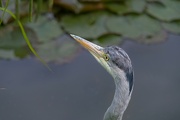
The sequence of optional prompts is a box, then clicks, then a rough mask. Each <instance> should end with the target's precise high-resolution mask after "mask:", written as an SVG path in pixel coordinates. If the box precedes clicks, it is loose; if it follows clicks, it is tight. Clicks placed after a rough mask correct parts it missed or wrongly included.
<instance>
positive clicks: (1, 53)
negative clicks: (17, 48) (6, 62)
mask: <svg viewBox="0 0 180 120" xmlns="http://www.w3.org/2000/svg"><path fill="white" fill-rule="evenodd" d="M0 58H1V59H18V58H17V57H16V56H15V54H14V50H3V49H0Z"/></svg>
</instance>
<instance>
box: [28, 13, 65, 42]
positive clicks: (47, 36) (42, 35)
mask: <svg viewBox="0 0 180 120" xmlns="http://www.w3.org/2000/svg"><path fill="white" fill-rule="evenodd" d="M26 27H28V28H30V29H31V30H32V31H34V33H35V34H36V36H37V39H38V41H39V42H47V41H50V40H52V39H55V38H57V37H58V36H60V35H61V34H62V33H63V32H62V30H61V29H60V26H59V24H58V22H57V21H56V20H55V19H52V18H48V16H39V18H38V20H37V21H36V22H32V23H28V24H27V25H26Z"/></svg>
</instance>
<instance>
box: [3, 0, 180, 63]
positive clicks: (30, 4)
mask: <svg viewBox="0 0 180 120" xmlns="http://www.w3.org/2000/svg"><path fill="white" fill-rule="evenodd" d="M0 7H2V8H7V9H8V10H10V11H11V12H12V13H14V14H15V15H16V18H17V19H18V20H20V21H21V23H22V24H23V25H24V28H25V32H26V34H27V36H28V38H29V40H30V42H31V43H32V45H33V47H34V48H35V50H36V52H37V53H38V54H39V56H41V57H42V59H44V60H45V61H46V62H58V63H63V62H67V61H68V60H69V59H71V58H72V57H73V56H74V55H75V54H76V53H77V52H78V51H79V47H78V45H77V44H76V43H75V42H72V41H71V40H69V39H70V37H69V35H68V34H69V33H72V34H75V35H78V36H81V37H83V38H85V39H88V40H91V41H93V42H95V43H98V44H100V45H102V46H106V45H113V44H114V45H115V44H120V43H122V42H123V41H124V40H126V39H130V40H133V41H136V42H139V43H144V44H153V43H159V42H162V41H165V40H166V37H167V36H168V33H169V32H170V33H174V34H180V9H179V8H180V0H0ZM0 18H1V20H2V23H1V25H0V58H1V59H21V58H25V57H29V56H31V52H30V50H29V48H28V46H27V44H26V41H25V40H24V38H23V36H22V33H21V31H20V28H19V26H18V24H17V22H16V20H14V19H13V18H12V16H11V15H9V14H7V13H6V12H4V11H3V10H1V11H0Z"/></svg>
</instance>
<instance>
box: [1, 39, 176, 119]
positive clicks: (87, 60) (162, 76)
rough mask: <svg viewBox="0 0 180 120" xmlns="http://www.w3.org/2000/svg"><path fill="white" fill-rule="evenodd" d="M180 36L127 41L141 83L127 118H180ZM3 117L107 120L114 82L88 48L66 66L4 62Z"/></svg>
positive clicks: (135, 91)
mask: <svg viewBox="0 0 180 120" xmlns="http://www.w3.org/2000/svg"><path fill="white" fill-rule="evenodd" d="M179 39H180V36H174V35H171V36H170V37H169V40H168V41H167V42H164V43H162V44H158V45H151V46H146V45H140V44H137V43H133V42H130V41H127V42H125V43H124V44H123V46H122V47H123V48H124V49H125V50H126V51H127V53H128V54H129V56H130V57H131V59H132V61H133V65H134V69H135V88H134V92H133V96H132V100H131V102H130V105H129V107H128V109H127V111H126V113H125V115H124V119H123V120H178V119H180V114H179V111H180V104H179V101H180V94H179V91H180V87H179V84H180V81H179V80H180V74H179V70H180V64H179V61H180V54H179V51H180V47H179V45H180V41H179ZM0 66H1V67H0V120H102V118H103V115H104V112H105V111H106V109H107V107H108V106H109V104H110V102H111V100H112V97H113V93H114V83H113V80H112V78H111V76H110V75H109V74H108V73H107V72H106V71H105V70H104V69H103V68H102V67H101V66H100V65H99V64H98V63H97V62H96V60H95V59H94V58H93V57H92V56H91V55H90V54H89V53H88V52H87V51H83V52H82V53H81V54H80V55H79V56H78V57H77V58H76V59H75V60H74V61H72V62H71V63H69V64H64V65H54V64H51V68H52V69H53V72H50V71H48V69H47V68H45V67H44V66H43V65H42V64H41V63H40V62H39V61H36V60H34V59H25V60H20V61H3V60H1V61H0Z"/></svg>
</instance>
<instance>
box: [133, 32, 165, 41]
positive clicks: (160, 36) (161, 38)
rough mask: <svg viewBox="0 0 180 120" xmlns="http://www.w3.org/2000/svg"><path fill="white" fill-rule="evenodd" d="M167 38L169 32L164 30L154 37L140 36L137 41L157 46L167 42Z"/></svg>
mask: <svg viewBox="0 0 180 120" xmlns="http://www.w3.org/2000/svg"><path fill="white" fill-rule="evenodd" d="M167 36H168V34H167V32H165V31H163V30H162V31H160V32H158V33H156V34H155V35H153V36H146V37H144V36H140V37H139V38H137V39H136V41H138V42H140V43H143V44H155V43H160V42H163V41H165V40H166V39H167Z"/></svg>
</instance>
